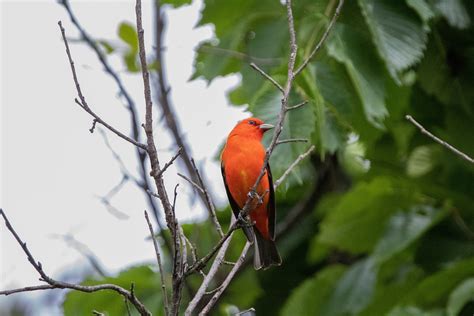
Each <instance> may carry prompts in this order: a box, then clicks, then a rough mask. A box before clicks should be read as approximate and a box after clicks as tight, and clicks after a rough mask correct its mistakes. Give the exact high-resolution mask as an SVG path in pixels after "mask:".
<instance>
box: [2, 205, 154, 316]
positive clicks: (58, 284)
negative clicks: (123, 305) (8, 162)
mask: <svg viewBox="0 0 474 316" xmlns="http://www.w3.org/2000/svg"><path fill="white" fill-rule="evenodd" d="M0 215H1V216H2V217H3V220H4V221H5V226H6V227H7V229H8V230H9V231H10V233H11V234H12V235H13V237H15V239H16V241H17V242H18V244H19V245H20V247H21V248H22V249H23V252H24V253H25V254H26V256H27V258H28V261H29V262H30V263H31V265H32V266H33V267H34V268H35V270H36V271H37V272H38V274H39V275H40V277H41V278H40V280H41V281H44V282H46V283H48V285H49V286H32V287H26V288H21V289H16V290H9V291H2V292H0V294H3V295H8V294H13V293H19V292H25V291H28V290H31V291H37V290H47V289H72V290H77V291H80V292H85V293H92V292H97V291H103V290H111V291H115V292H117V293H118V294H120V295H122V296H123V297H125V298H126V299H127V300H128V301H129V302H130V303H132V304H133V306H135V308H136V309H137V311H138V312H139V313H140V315H146V316H151V313H150V312H149V311H148V310H147V309H146V307H145V305H143V303H142V302H140V301H139V300H138V299H137V297H136V296H135V295H134V294H133V293H132V292H129V291H127V290H125V289H124V288H122V287H120V286H118V285H115V284H100V285H93V286H84V285H78V284H72V283H67V282H62V281H57V280H54V279H52V278H51V277H49V276H48V275H47V274H46V273H45V272H44V270H43V267H42V265H41V263H40V262H39V261H36V260H35V258H34V257H33V255H32V254H31V252H30V250H29V249H28V247H27V246H26V243H25V242H23V241H22V240H21V239H20V237H19V236H18V234H17V232H16V231H15V229H14V228H13V226H12V225H11V224H10V221H9V220H8V218H7V216H6V214H5V212H4V211H3V210H2V209H0Z"/></svg>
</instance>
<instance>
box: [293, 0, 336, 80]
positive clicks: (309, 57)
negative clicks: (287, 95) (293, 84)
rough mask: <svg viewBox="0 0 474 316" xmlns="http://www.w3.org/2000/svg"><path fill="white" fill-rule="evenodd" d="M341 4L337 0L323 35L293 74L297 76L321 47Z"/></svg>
mask: <svg viewBox="0 0 474 316" xmlns="http://www.w3.org/2000/svg"><path fill="white" fill-rule="evenodd" d="M343 4H344V0H339V4H338V5H337V8H336V11H335V12H334V15H333V17H332V19H331V21H330V22H329V24H328V26H327V28H326V31H324V34H323V36H322V37H321V39H320V40H319V43H318V44H317V45H316V46H315V47H314V49H313V51H312V52H311V54H310V55H309V56H308V58H306V60H305V61H304V62H303V63H302V64H301V66H299V67H298V69H297V70H296V71H295V76H297V75H298V74H299V73H300V72H301V71H303V69H304V68H305V67H306V66H307V65H308V63H309V62H310V61H311V59H313V57H314V55H316V53H317V52H318V51H319V50H320V49H321V47H322V46H323V44H324V41H325V40H326V38H327V37H328V35H329V32H330V31H331V29H332V27H333V25H334V23H335V22H336V20H337V18H338V16H339V14H340V13H341V9H342V6H343Z"/></svg>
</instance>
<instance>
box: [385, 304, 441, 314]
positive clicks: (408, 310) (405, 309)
mask: <svg viewBox="0 0 474 316" xmlns="http://www.w3.org/2000/svg"><path fill="white" fill-rule="evenodd" d="M387 316H444V313H443V311H442V310H432V311H425V310H421V309H419V308H418V307H415V306H400V307H397V308H394V309H393V310H391V311H390V313H388V314H387Z"/></svg>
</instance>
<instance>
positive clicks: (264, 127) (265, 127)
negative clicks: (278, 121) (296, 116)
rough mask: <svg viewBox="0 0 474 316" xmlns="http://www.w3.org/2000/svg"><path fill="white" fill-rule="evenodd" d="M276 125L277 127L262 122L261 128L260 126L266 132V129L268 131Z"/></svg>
mask: <svg viewBox="0 0 474 316" xmlns="http://www.w3.org/2000/svg"><path fill="white" fill-rule="evenodd" d="M274 127H275V126H273V125H272V124H260V126H259V128H260V129H261V130H262V131H264V132H266V131H268V130H269V129H272V128H274Z"/></svg>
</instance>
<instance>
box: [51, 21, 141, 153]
mask: <svg viewBox="0 0 474 316" xmlns="http://www.w3.org/2000/svg"><path fill="white" fill-rule="evenodd" d="M58 25H59V28H60V29H61V34H62V37H63V40H64V45H65V46H66V54H67V57H68V59H69V64H70V66H71V71H72V77H73V79H74V83H75V85H76V90H77V95H78V96H79V99H80V101H79V100H78V99H75V101H76V103H77V104H79V106H80V107H81V108H82V109H83V110H84V111H86V112H87V113H89V114H90V115H91V116H92V117H94V122H96V123H100V124H102V125H103V126H105V127H106V128H107V129H108V130H110V131H111V132H112V133H114V134H116V135H117V136H118V137H120V138H122V139H124V140H126V141H128V142H129V143H131V144H133V145H135V146H137V147H139V148H141V149H145V150H146V146H145V144H142V143H140V142H138V141H136V140H134V139H132V138H130V137H128V136H127V135H125V134H123V133H122V132H120V131H118V130H117V129H115V128H114V127H113V126H111V125H109V124H108V123H107V122H105V121H104V120H103V119H101V118H100V117H99V116H98V115H97V114H96V113H95V112H94V111H92V110H91V108H90V107H89V105H88V104H87V101H86V99H85V98H84V95H83V94H82V90H81V86H80V85H79V81H78V79H77V74H76V67H75V66H74V61H73V60H72V57H71V52H70V50H69V44H68V42H67V38H66V34H65V30H64V28H63V26H62V23H61V21H59V22H58Z"/></svg>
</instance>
